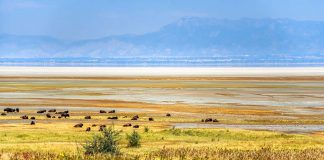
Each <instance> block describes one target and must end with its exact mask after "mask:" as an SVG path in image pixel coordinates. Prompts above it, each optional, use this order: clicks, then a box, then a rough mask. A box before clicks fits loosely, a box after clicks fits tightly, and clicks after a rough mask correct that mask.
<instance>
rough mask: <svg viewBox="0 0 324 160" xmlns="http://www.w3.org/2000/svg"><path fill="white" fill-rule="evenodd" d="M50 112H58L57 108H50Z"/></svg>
mask: <svg viewBox="0 0 324 160" xmlns="http://www.w3.org/2000/svg"><path fill="white" fill-rule="evenodd" d="M48 112H56V109H50V110H48Z"/></svg>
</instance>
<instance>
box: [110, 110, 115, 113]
mask: <svg viewBox="0 0 324 160" xmlns="http://www.w3.org/2000/svg"><path fill="white" fill-rule="evenodd" d="M108 113H116V110H111V111H109V112H108Z"/></svg>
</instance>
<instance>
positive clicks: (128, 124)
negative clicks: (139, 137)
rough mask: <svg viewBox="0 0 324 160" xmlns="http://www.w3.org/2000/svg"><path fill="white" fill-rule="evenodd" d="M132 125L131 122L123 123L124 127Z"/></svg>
mask: <svg viewBox="0 0 324 160" xmlns="http://www.w3.org/2000/svg"><path fill="white" fill-rule="evenodd" d="M131 126H132V124H131V123H126V124H124V125H123V127H131Z"/></svg>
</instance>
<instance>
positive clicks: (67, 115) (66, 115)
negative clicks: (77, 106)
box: [61, 112, 70, 118]
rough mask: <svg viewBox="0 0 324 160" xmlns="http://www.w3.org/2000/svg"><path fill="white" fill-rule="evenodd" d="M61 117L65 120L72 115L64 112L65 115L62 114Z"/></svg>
mask: <svg viewBox="0 0 324 160" xmlns="http://www.w3.org/2000/svg"><path fill="white" fill-rule="evenodd" d="M61 117H64V118H66V117H70V114H68V113H64V112H63V113H62V114H61Z"/></svg>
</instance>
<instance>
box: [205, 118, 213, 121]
mask: <svg viewBox="0 0 324 160" xmlns="http://www.w3.org/2000/svg"><path fill="white" fill-rule="evenodd" d="M212 121H213V119H212V118H206V119H205V122H212Z"/></svg>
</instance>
